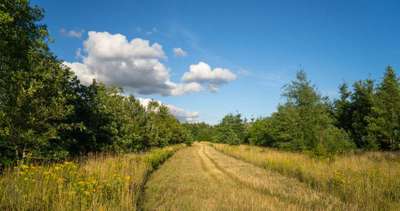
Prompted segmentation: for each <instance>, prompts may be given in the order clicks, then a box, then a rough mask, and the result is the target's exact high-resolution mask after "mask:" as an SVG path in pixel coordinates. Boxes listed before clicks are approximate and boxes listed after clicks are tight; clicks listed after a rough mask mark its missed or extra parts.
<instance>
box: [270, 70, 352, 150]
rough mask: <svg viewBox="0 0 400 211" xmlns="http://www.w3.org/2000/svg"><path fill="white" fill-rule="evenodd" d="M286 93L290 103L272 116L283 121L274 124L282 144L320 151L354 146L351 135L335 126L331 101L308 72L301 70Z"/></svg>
mask: <svg viewBox="0 0 400 211" xmlns="http://www.w3.org/2000/svg"><path fill="white" fill-rule="evenodd" d="M283 96H285V97H286V100H287V101H286V103H285V104H284V105H282V106H280V108H279V110H278V113H277V114H275V115H273V116H272V118H277V119H278V120H279V121H276V120H275V121H273V123H272V125H274V124H277V125H276V126H273V127H276V128H277V129H274V131H275V134H276V133H278V134H277V135H275V137H277V139H278V140H279V139H280V140H282V141H284V142H282V143H280V146H283V147H287V148H291V149H295V150H311V151H315V152H317V153H319V152H321V151H325V152H327V153H334V152H337V151H341V150H343V148H344V147H345V148H347V147H350V143H349V142H348V137H347V134H346V133H345V132H344V131H343V130H340V129H338V128H336V127H335V126H334V120H333V118H332V117H331V115H330V113H329V110H328V107H327V104H326V103H325V101H324V100H323V98H322V97H321V96H320V95H319V94H318V93H317V91H316V90H315V87H314V86H313V85H311V82H310V81H309V80H307V77H306V74H305V72H304V71H299V72H298V73H297V76H296V80H294V81H292V82H291V83H290V84H288V85H287V86H286V87H285V91H284V94H283ZM285 142H286V143H285ZM339 146H340V147H339Z"/></svg>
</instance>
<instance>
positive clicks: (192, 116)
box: [138, 98, 199, 122]
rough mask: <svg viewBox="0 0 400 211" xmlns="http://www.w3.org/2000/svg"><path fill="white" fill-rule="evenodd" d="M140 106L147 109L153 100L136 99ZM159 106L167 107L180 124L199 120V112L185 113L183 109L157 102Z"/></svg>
mask: <svg viewBox="0 0 400 211" xmlns="http://www.w3.org/2000/svg"><path fill="white" fill-rule="evenodd" d="M138 100H139V102H140V104H142V105H143V106H144V107H147V105H148V104H149V103H150V102H151V101H153V99H150V98H138ZM157 102H158V103H160V104H163V105H165V106H167V108H168V109H169V111H170V112H171V114H172V115H174V116H175V117H176V118H177V119H178V120H179V121H181V122H196V121H197V120H198V118H199V112H190V111H186V110H185V109H183V108H179V107H177V106H174V105H170V104H164V103H162V102H161V101H157Z"/></svg>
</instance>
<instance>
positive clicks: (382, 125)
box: [368, 66, 400, 150]
mask: <svg viewBox="0 0 400 211" xmlns="http://www.w3.org/2000/svg"><path fill="white" fill-rule="evenodd" d="M368 123H369V124H368V134H369V136H368V137H369V138H370V139H372V140H374V141H375V142H378V143H379V145H380V147H381V148H382V149H393V150H394V149H400V82H399V79H398V78H397V76H396V73H395V71H394V69H393V68H392V67H391V66H389V67H387V69H386V72H385V76H384V78H383V81H382V83H381V84H380V85H379V87H378V88H377V91H376V97H375V99H374V101H373V107H372V115H371V117H370V118H368Z"/></svg>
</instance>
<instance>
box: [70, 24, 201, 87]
mask: <svg viewBox="0 0 400 211" xmlns="http://www.w3.org/2000/svg"><path fill="white" fill-rule="evenodd" d="M83 51H84V53H86V55H81V57H82V60H83V61H82V62H65V65H67V66H68V67H70V68H71V69H72V70H73V71H74V72H75V73H76V74H77V76H78V77H79V79H80V80H81V82H82V83H84V84H90V83H91V82H92V80H93V79H96V80H99V81H102V82H104V83H106V84H112V85H118V86H121V87H124V88H128V89H130V90H133V91H134V92H137V93H139V94H161V95H182V94H185V93H188V92H197V91H200V90H201V85H200V84H198V83H184V84H177V83H174V82H172V81H171V80H170V75H169V70H168V68H167V67H166V66H165V65H164V64H162V63H161V60H162V59H164V58H165V54H164V51H163V49H162V46H161V45H160V44H158V43H154V44H150V42H149V41H147V40H143V39H140V38H136V39H133V40H131V41H128V40H127V38H126V37H125V36H124V35H121V34H110V33H108V32H93V31H91V32H89V33H88V39H87V40H86V41H85V42H84V49H83Z"/></svg>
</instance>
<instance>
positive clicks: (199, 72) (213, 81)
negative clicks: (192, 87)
mask: <svg viewBox="0 0 400 211" xmlns="http://www.w3.org/2000/svg"><path fill="white" fill-rule="evenodd" d="M233 80H236V75H235V74H234V73H232V72H231V71H230V70H229V69H225V68H219V67H217V68H214V69H212V68H211V67H210V65H208V64H207V63H205V62H199V63H198V64H193V65H190V68H189V72H186V73H184V74H183V76H182V81H184V82H186V83H189V82H191V83H200V84H206V85H207V86H208V89H209V90H210V91H213V92H215V91H217V90H218V89H219V86H221V85H223V84H226V83H228V82H230V81H233Z"/></svg>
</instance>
